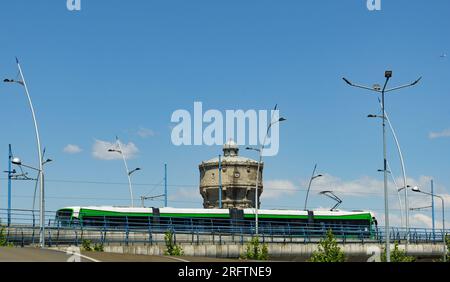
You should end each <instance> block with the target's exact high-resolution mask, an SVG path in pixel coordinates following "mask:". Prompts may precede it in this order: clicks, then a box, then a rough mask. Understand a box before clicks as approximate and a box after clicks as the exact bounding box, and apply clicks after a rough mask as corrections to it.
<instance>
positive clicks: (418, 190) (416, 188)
mask: <svg viewBox="0 0 450 282" xmlns="http://www.w3.org/2000/svg"><path fill="white" fill-rule="evenodd" d="M410 187H411V186H410ZM411 190H413V191H414V192H420V188H419V187H417V186H414V187H412V188H411Z"/></svg>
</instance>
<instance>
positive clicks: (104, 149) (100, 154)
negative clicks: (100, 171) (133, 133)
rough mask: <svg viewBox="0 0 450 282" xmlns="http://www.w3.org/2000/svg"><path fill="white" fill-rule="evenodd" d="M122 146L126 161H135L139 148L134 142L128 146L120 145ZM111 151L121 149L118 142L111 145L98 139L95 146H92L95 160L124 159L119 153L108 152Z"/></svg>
mask: <svg viewBox="0 0 450 282" xmlns="http://www.w3.org/2000/svg"><path fill="white" fill-rule="evenodd" d="M120 146H121V148H122V152H123V155H124V156H125V159H133V158H135V157H136V156H137V154H138V153H139V149H138V147H137V146H136V145H135V144H134V143H132V142H129V143H128V144H123V143H120ZM109 149H116V150H118V149H119V148H118V146H117V144H116V142H114V143H111V142H108V141H102V140H97V139H96V140H95V142H94V145H93V146H92V155H93V156H94V158H96V159H99V160H107V161H109V160H119V159H122V156H121V154H119V153H117V152H108V150H109Z"/></svg>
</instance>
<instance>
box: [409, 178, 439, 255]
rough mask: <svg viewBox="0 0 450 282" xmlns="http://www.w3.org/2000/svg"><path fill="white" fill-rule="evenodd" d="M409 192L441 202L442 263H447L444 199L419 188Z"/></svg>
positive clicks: (413, 188)
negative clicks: (437, 199) (434, 198)
mask: <svg viewBox="0 0 450 282" xmlns="http://www.w3.org/2000/svg"><path fill="white" fill-rule="evenodd" d="M411 190H412V191H413V192H417V193H422V194H425V195H429V196H432V197H436V198H439V199H441V202H442V242H443V243H444V262H446V261H447V244H446V242H445V237H446V234H445V205H444V197H442V196H439V195H435V194H433V193H428V192H424V191H421V190H420V188H419V187H417V186H414V187H412V188H411Z"/></svg>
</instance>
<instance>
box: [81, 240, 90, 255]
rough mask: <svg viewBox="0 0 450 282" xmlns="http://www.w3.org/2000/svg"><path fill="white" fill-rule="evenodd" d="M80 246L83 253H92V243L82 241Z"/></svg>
mask: <svg viewBox="0 0 450 282" xmlns="http://www.w3.org/2000/svg"><path fill="white" fill-rule="evenodd" d="M81 244H82V247H83V250H84V251H87V252H91V251H92V247H91V244H92V241H91V240H86V239H83V242H82V243H81Z"/></svg>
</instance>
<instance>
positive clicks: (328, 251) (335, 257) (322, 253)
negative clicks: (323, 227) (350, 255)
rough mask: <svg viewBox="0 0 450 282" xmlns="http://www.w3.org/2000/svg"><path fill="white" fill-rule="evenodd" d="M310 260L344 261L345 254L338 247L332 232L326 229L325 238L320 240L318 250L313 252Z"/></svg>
mask: <svg viewBox="0 0 450 282" xmlns="http://www.w3.org/2000/svg"><path fill="white" fill-rule="evenodd" d="M309 261H310V262H345V254H344V252H343V251H341V249H340V248H339V246H338V244H337V242H336V239H335V238H334V235H333V232H332V231H331V229H330V230H328V232H327V236H326V238H324V239H322V240H320V242H319V251H317V252H313V254H312V256H311V258H310V259H309Z"/></svg>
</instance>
